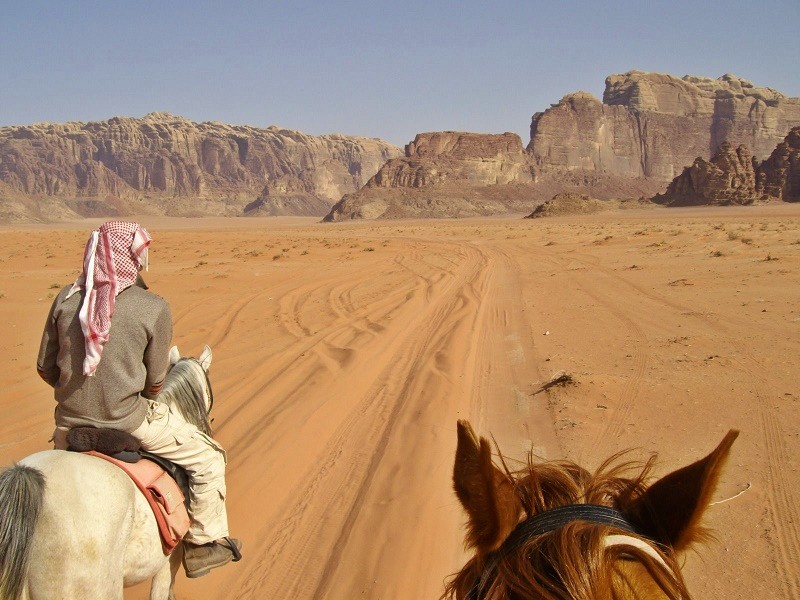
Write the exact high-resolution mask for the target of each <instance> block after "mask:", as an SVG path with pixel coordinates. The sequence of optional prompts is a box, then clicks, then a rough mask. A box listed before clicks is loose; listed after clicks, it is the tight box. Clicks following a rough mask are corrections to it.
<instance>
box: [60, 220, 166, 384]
mask: <svg viewBox="0 0 800 600" xmlns="http://www.w3.org/2000/svg"><path fill="white" fill-rule="evenodd" d="M150 240H151V238H150V234H148V233H147V231H146V230H145V229H144V228H143V227H141V226H140V225H138V224H137V223H126V222H123V221H109V222H107V223H104V224H103V225H102V226H101V227H100V228H99V229H96V230H95V231H93V232H92V234H91V236H89V241H88V242H86V249H85V250H84V252H83V272H82V273H81V274H80V276H79V277H78V279H76V280H75V283H74V284H73V286H72V289H71V290H70V291H69V294H67V298H69V297H70V296H71V295H72V294H74V293H75V292H77V291H79V290H82V289H83V290H86V293H85V295H84V297H83V304H82V305H81V309H80V312H79V313H78V318H79V319H80V322H81V329H82V330H83V337H84V339H85V343H86V358H85V359H84V361H83V374H84V375H86V376H92V375H94V372H95V370H96V369H97V365H98V364H99V363H100V355H101V354H102V353H103V345H104V344H105V343H106V342H107V341H108V334H109V331H110V330H111V317H113V316H114V305H115V303H116V298H117V294H119V293H120V292H121V291H123V290H125V289H127V288H129V287H130V286H132V285H133V284H134V283H135V282H136V276H137V275H138V273H139V269H140V268H144V269H147V248H148V246H149V245H150Z"/></svg>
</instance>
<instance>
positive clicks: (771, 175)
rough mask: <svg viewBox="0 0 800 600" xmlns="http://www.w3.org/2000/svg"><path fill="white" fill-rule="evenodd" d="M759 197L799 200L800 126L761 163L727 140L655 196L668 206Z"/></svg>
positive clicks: (749, 201)
mask: <svg viewBox="0 0 800 600" xmlns="http://www.w3.org/2000/svg"><path fill="white" fill-rule="evenodd" d="M757 200H764V201H766V200H784V201H787V202H798V201H800V127H795V128H794V129H792V131H790V132H789V134H788V135H787V136H786V138H785V139H784V140H783V141H782V142H781V143H780V144H778V146H777V147H776V148H775V149H774V150H773V152H772V154H770V156H769V158H767V159H766V160H764V161H763V162H761V163H759V162H758V161H757V160H756V159H755V157H752V156H751V155H750V151H749V150H748V149H747V147H745V146H744V145H740V146H739V147H738V148H734V147H733V146H732V145H731V144H729V143H727V142H724V143H723V144H722V145H721V146H720V148H719V150H718V151H717V153H716V154H715V155H714V156H713V157H712V158H711V160H705V159H704V158H702V157H698V158H696V159H695V161H694V163H693V164H692V166H690V167H686V168H685V169H684V170H683V172H682V173H681V174H680V175H679V176H678V177H676V178H675V179H674V180H673V181H672V182H671V183H670V184H669V186H668V187H667V191H666V192H664V193H663V194H658V195H657V196H655V197H654V198H653V201H654V202H657V203H659V204H665V205H667V206H691V205H727V204H752V203H753V202H755V201H757Z"/></svg>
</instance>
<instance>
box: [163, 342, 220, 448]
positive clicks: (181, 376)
mask: <svg viewBox="0 0 800 600" xmlns="http://www.w3.org/2000/svg"><path fill="white" fill-rule="evenodd" d="M212 356H213V354H212V352H211V348H210V347H209V346H208V345H206V346H204V347H203V351H202V352H201V353H200V356H198V357H197V358H193V357H187V356H181V353H180V351H179V350H178V347H177V346H173V347H172V348H171V349H170V351H169V363H170V370H169V373H167V377H166V379H165V380H164V387H163V388H162V389H161V393H160V394H159V396H158V399H159V400H160V401H161V402H164V403H165V404H168V405H170V406H171V407H173V408H174V409H175V410H176V411H177V412H179V413H180V414H181V416H182V417H183V418H184V419H185V420H186V421H188V422H189V423H192V424H193V425H195V426H197V428H198V429H199V430H200V431H202V432H203V433H206V434H208V435H211V419H210V417H209V414H210V413H211V408H212V407H213V405H214V393H213V391H212V390H211V382H210V380H209V378H208V369H209V368H210V367H211V359H212Z"/></svg>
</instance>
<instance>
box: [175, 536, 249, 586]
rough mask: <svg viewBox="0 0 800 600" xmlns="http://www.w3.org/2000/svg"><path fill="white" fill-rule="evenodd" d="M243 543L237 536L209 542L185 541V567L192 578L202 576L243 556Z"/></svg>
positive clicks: (187, 574) (188, 575)
mask: <svg viewBox="0 0 800 600" xmlns="http://www.w3.org/2000/svg"><path fill="white" fill-rule="evenodd" d="M241 548H242V543H241V542H240V541H239V540H237V539H236V538H231V537H224V538H220V539H218V540H216V541H214V542H209V543H208V544H192V543H191V542H184V543H183V568H184V569H186V576H187V577H190V578H195V577H202V576H203V575H206V574H207V573H208V572H209V571H210V570H211V569H215V568H217V567H221V566H222V565H226V564H228V563H229V562H231V561H233V562H236V561H237V560H240V559H241V558H242V553H241Z"/></svg>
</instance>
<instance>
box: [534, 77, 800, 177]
mask: <svg viewBox="0 0 800 600" xmlns="http://www.w3.org/2000/svg"><path fill="white" fill-rule="evenodd" d="M797 125H800V99H799V98H787V97H786V96H784V95H783V94H781V93H780V92H777V91H775V90H772V89H770V88H759V87H755V86H754V85H753V84H752V83H750V82H749V81H746V80H744V79H740V78H738V77H736V76H734V75H723V76H722V77H720V78H719V79H708V78H703V77H691V76H686V77H683V78H681V79H679V78H677V77H673V76H672V75H663V74H658V73H643V72H640V71H630V72H628V73H625V74H624V75H611V76H610V77H608V78H607V79H606V88H605V92H604V94H603V101H602V102H600V101H599V100H597V99H596V98H594V97H593V96H592V95H591V94H587V93H585V92H578V93H575V94H570V95H567V96H565V97H564V98H562V99H561V101H560V102H559V103H558V104H555V105H553V106H551V108H549V109H547V110H546V111H544V112H540V113H536V114H535V115H534V116H533V119H532V122H531V141H530V144H529V145H528V151H529V152H530V153H531V155H532V156H533V159H534V162H535V164H536V167H537V169H538V172H539V173H540V174H541V175H542V176H546V175H547V174H550V175H551V176H556V177H557V176H558V175H559V173H563V172H565V171H567V172H569V171H588V172H603V173H607V174H609V175H615V176H622V177H644V178H648V179H652V180H656V181H662V182H668V181H671V180H672V179H673V178H674V177H675V176H676V175H677V174H678V173H680V172H681V171H682V169H683V167H685V166H688V165H691V164H692V163H693V162H694V159H695V157H698V156H700V157H702V158H704V159H708V158H709V157H711V156H712V155H714V154H715V153H716V151H717V149H718V148H719V147H720V146H721V145H722V144H723V143H724V142H727V143H729V144H731V145H733V146H739V145H742V144H743V145H745V146H747V147H748V148H749V149H750V150H751V152H752V153H753V156H755V157H756V159H758V160H763V159H764V158H766V157H767V156H768V155H769V153H770V152H771V151H772V150H773V149H774V148H775V146H776V145H777V144H778V143H779V142H780V141H781V140H782V139H783V137H784V136H785V135H786V133H787V132H788V131H789V130H790V129H791V128H792V127H795V126H797Z"/></svg>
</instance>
